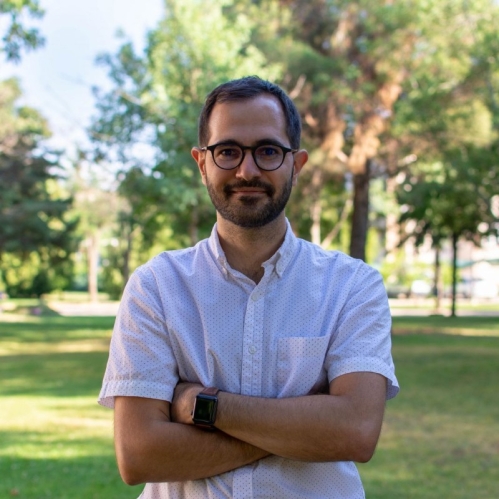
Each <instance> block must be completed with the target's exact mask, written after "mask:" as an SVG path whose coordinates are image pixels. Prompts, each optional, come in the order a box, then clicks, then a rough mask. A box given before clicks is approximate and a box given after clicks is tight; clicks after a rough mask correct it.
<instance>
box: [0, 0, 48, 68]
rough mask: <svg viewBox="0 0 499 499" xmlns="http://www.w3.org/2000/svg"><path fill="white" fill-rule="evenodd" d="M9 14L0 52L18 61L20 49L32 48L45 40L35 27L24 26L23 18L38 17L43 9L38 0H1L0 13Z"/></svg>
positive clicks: (9, 58)
mask: <svg viewBox="0 0 499 499" xmlns="http://www.w3.org/2000/svg"><path fill="white" fill-rule="evenodd" d="M2 14H3V15H7V16H10V22H9V24H8V25H7V28H6V31H5V34H4V35H3V36H2V39H1V42H0V52H4V53H5V57H6V58H7V60H10V61H14V62H19V60H20V58H21V51H22V50H32V49H35V48H37V47H40V46H42V45H43V44H44V42H45V40H44V38H43V37H42V36H41V35H40V32H39V31H38V29H36V28H31V27H26V25H25V18H26V17H32V18H35V19H39V18H41V17H43V15H44V11H43V9H42V8H41V7H40V2H39V1H38V0H2V2H0V15H2Z"/></svg>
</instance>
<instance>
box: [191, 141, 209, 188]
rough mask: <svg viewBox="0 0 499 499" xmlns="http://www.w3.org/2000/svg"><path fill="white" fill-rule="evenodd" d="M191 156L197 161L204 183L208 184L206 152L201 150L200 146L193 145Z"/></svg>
mask: <svg viewBox="0 0 499 499" xmlns="http://www.w3.org/2000/svg"><path fill="white" fill-rule="evenodd" d="M191 156H192V157H193V158H194V161H195V162H196V163H197V165H198V168H199V172H200V173H201V178H202V180H203V184H204V185H206V161H205V160H206V154H205V152H204V151H202V150H201V148H200V147H193V148H192V149H191Z"/></svg>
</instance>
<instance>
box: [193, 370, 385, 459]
mask: <svg viewBox="0 0 499 499" xmlns="http://www.w3.org/2000/svg"><path fill="white" fill-rule="evenodd" d="M385 397H386V380H385V378H384V377H382V376H381V375H377V374H374V373H351V374H348V375H344V376H341V377H339V378H337V379H335V380H334V381H333V382H332V383H331V386H330V393H329V394H328V395H308V396H303V397H295V398H285V399H269V398H259V397H247V396H242V395H237V394H231V393H223V392H221V393H219V404H218V415H217V420H216V426H217V428H219V429H220V430H221V431H223V432H224V433H227V434H228V435H231V436H232V437H235V438H237V439H239V440H243V441H245V442H247V443H249V444H251V445H254V446H256V447H259V448H261V449H264V450H266V451H267V452H269V453H271V454H276V455H279V456H282V457H285V458H288V459H296V460H304V461H316V462H317V461H350V460H353V461H359V462H365V461H368V460H369V459H370V458H371V457H372V455H373V453H374V450H375V447H376V443H377V441H378V438H379V434H380V431H381V424H382V419H383V412H384V405H385ZM184 422H185V420H184Z"/></svg>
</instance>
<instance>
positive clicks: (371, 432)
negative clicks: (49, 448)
mask: <svg viewBox="0 0 499 499" xmlns="http://www.w3.org/2000/svg"><path fill="white" fill-rule="evenodd" d="M300 132H301V127H300V119H299V115H298V113H297V110H296V108H295V106H294V104H293V103H292V102H291V100H290V99H289V97H288V96H287V95H286V94H285V93H284V92H283V91H282V90H281V89H280V88H279V87H277V86H276V85H273V84H271V83H269V82H266V81H264V80H261V79H259V78H257V77H247V78H243V79H240V80H234V81H231V82H228V83H226V84H224V85H221V86H220V87H217V88H216V89H215V90H214V91H213V92H212V93H211V94H210V95H209V96H208V98H207V101H206V103H205V106H204V108H203V110H202V113H201V117H200V122H199V144H200V147H194V148H193V149H192V156H193V158H194V160H195V161H196V162H197V165H198V167H199V171H200V173H201V176H202V179H203V183H204V184H205V185H206V187H207V189H208V192H209V194H210V197H211V200H212V202H213V204H214V205H215V208H216V210H217V223H216V225H215V227H214V229H213V232H212V234H211V237H210V238H209V239H207V240H204V241H201V242H200V243H198V244H197V245H196V246H195V247H194V248H189V249H186V250H178V251H170V252H164V253H162V254H160V255H159V256H157V257H156V258H153V259H152V260H151V261H150V262H149V263H147V264H146V265H144V266H142V267H140V268H139V269H137V270H136V272H135V273H134V275H133V276H132V278H131V279H130V282H129V283H128V284H127V287H126V290H125V293H124V296H123V300H122V303H121V306H120V310H119V313H118V317H117V320H116V325H115V329H114V333H113V338H112V343H111V352H110V359H109V363H108V367H107V371H106V374H105V378H104V385H103V388H102V391H101V394H100V399H99V401H100V403H101V404H102V405H105V406H108V407H114V410H115V443H116V454H117V460H118V466H119V469H120V472H121V475H122V477H123V479H124V481H125V482H126V483H128V484H138V483H147V485H146V487H145V489H144V492H143V494H142V495H141V496H140V497H141V498H144V499H145V498H149V499H153V498H154V499H163V498H189V499H196V498H200V499H201V498H203V499H204V498H208V497H210V498H228V497H234V498H256V497H258V498H283V499H293V498H296V499H298V498H304V497H308V498H348V499H356V498H362V497H364V492H363V488H362V484H361V482H360V479H359V475H358V472H357V469H356V467H355V465H354V463H353V461H358V462H366V461H368V460H369V459H370V458H371V456H372V454H373V452H374V449H375V446H376V443H377V440H378V437H379V433H380V430H381V423H382V418H383V411H384V405H385V400H386V399H387V398H390V397H393V396H395V394H396V393H397V391H398V384H397V380H396V378H395V375H394V367H393V363H392V359H391V354H390V348H391V342H390V324H391V321H390V312H389V309H388V305H387V297H386V293H385V290H384V288H383V284H382V281H381V278H380V276H379V274H378V273H377V272H376V271H374V270H373V269H371V268H370V267H369V266H367V265H366V264H364V263H363V262H361V261H360V260H354V259H351V258H349V257H347V256H345V255H343V254H341V253H338V252H326V251H323V250H322V249H321V248H319V247H317V246H315V245H312V244H310V243H308V242H306V241H303V240H301V239H298V238H296V237H295V236H294V235H293V233H292V231H291V228H290V226H289V224H288V222H287V219H286V218H285V215H284V207H285V205H286V203H287V201H288V198H289V195H290V193H291V189H292V187H293V186H294V185H295V184H296V182H297V179H298V176H299V174H300V171H301V169H302V168H303V166H304V165H305V163H306V162H307V159H308V156H307V152H306V151H305V150H303V149H300Z"/></svg>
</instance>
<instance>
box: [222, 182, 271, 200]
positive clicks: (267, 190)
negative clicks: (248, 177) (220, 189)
mask: <svg viewBox="0 0 499 499" xmlns="http://www.w3.org/2000/svg"><path fill="white" fill-rule="evenodd" d="M255 184H257V183H256V182H253V183H249V182H248V183H244V184H243V183H239V184H234V185H226V186H225V187H224V192H225V194H226V195H228V196H230V195H236V196H262V195H267V196H270V197H272V196H273V194H274V192H275V189H274V188H273V187H272V186H271V185H267V184H263V183H261V182H258V185H255Z"/></svg>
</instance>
